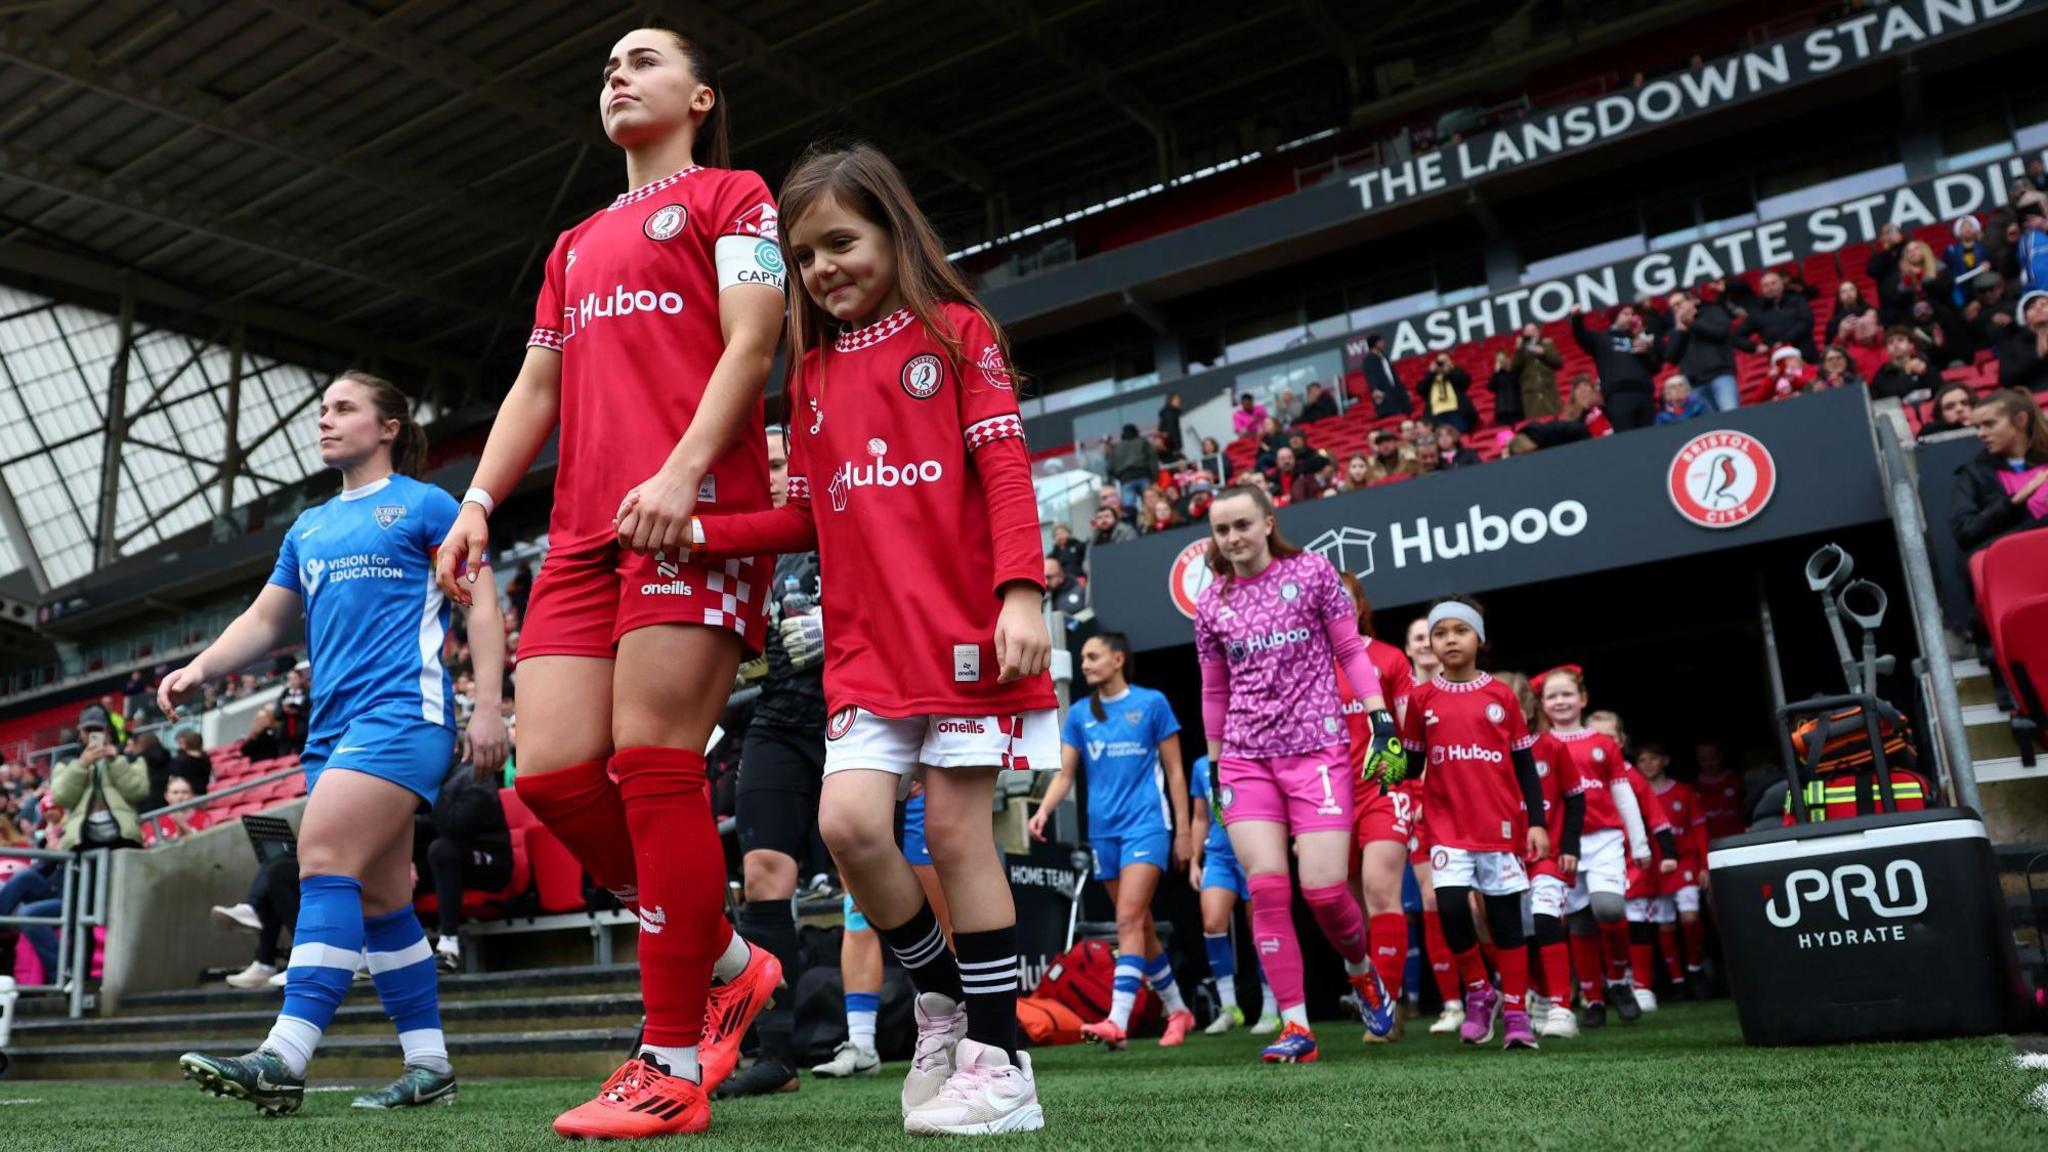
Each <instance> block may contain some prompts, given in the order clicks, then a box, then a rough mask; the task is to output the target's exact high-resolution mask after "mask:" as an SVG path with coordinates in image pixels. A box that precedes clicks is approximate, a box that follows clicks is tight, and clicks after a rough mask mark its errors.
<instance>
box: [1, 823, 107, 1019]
mask: <svg viewBox="0 0 2048 1152" xmlns="http://www.w3.org/2000/svg"><path fill="white" fill-rule="evenodd" d="M113 854H114V850H113V849H111V848H87V849H82V850H80V851H76V852H50V851H45V850H44V849H41V848H0V856H12V857H15V858H17V859H25V860H31V861H38V860H47V861H55V862H57V863H58V864H59V865H60V866H61V870H60V872H59V873H58V876H57V878H56V889H57V893H58V898H59V907H58V911H57V915H55V916H16V915H9V916H0V927H6V928H21V929H28V928H49V929H54V930H55V931H56V933H57V970H56V971H55V972H45V973H43V983H41V984H17V985H16V986H15V988H16V990H17V991H20V992H24V993H26V992H45V993H47V992H55V993H61V994H62V995H64V996H65V997H66V998H67V999H68V1000H69V1009H70V1014H71V1016H72V1018H73V1019H76V1018H78V1017H79V1016H82V1015H84V1014H85V986H86V981H87V979H88V978H89V975H90V973H91V972H92V954H93V929H95V928H103V927H105V926H106V923H107V886H108V880H109V878H110V877H111V876H112V873H113V868H112V863H113Z"/></svg>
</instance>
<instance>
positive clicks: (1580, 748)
mask: <svg viewBox="0 0 2048 1152" xmlns="http://www.w3.org/2000/svg"><path fill="white" fill-rule="evenodd" d="M1550 735H1552V736H1555V737H1556V738H1557V740H1558V742H1559V743H1561V744H1563V745H1564V747H1565V751H1567V752H1569V753H1571V757H1572V764H1573V766H1574V767H1576V768H1577V769H1578V772H1579V778H1580V780H1581V781H1582V782H1583V784H1584V786H1585V790H1586V828H1585V830H1586V831H1587V832H1609V831H1620V830H1621V829H1622V828H1623V825H1622V822H1621V812H1620V810H1619V809H1617V808H1615V806H1614V794H1613V792H1612V791H1611V789H1612V788H1613V787H1614V782H1615V780H1616V778H1618V777H1619V776H1620V774H1621V771H1622V755H1621V745H1619V744H1616V743H1615V742H1614V737H1612V736H1609V735H1607V734H1606V733H1604V732H1601V731H1599V730H1597V729H1593V728H1580V729H1577V730H1576V731H1572V732H1566V731H1563V730H1561V729H1556V728H1553V729H1551V731H1550ZM1649 817H1650V814H1649V812H1648V810H1647V809H1646V810H1645V811H1644V813H1643V820H1644V823H1645V825H1646V826H1647V824H1648V822H1649Z"/></svg>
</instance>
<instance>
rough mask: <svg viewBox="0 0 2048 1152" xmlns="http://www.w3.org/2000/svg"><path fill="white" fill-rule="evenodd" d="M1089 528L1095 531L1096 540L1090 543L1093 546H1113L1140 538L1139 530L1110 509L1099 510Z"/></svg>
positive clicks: (1091, 520)
mask: <svg viewBox="0 0 2048 1152" xmlns="http://www.w3.org/2000/svg"><path fill="white" fill-rule="evenodd" d="M1088 526H1089V527H1091V528H1093V529H1095V539H1093V540H1091V541H1090V542H1089V543H1090V544H1091V545H1096V544H1113V543H1116V542H1118V541H1120V540H1136V539H1137V538H1138V530H1137V529H1135V528H1133V527H1131V526H1130V524H1128V523H1126V522H1125V521H1124V519H1123V518H1122V517H1121V516H1118V515H1117V514H1116V512H1115V511H1114V510H1112V509H1109V508H1097V509H1096V510H1095V515H1094V516H1093V517H1092V518H1091V519H1090V520H1089V521H1088Z"/></svg>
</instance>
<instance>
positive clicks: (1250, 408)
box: [1230, 392, 1266, 440]
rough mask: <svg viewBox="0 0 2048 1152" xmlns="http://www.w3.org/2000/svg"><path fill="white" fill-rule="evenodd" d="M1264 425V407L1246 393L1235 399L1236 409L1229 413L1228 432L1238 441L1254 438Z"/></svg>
mask: <svg viewBox="0 0 2048 1152" xmlns="http://www.w3.org/2000/svg"><path fill="white" fill-rule="evenodd" d="M1265 423H1266V406H1265V405H1263V404H1261V403H1259V402H1258V401H1257V400H1254V399H1252V394H1251V393H1249V392H1247V393H1245V394H1244V395H1242V396H1239V397H1238V398H1237V407H1236V408H1234V409H1232V410H1231V413H1230V431H1231V434H1232V435H1234V436H1236V437H1237V438H1238V439H1239V440H1242V439H1244V438H1245V437H1247V436H1256V435H1258V434H1259V429H1260V428H1261V427H1264V426H1265Z"/></svg>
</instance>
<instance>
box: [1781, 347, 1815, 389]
mask: <svg viewBox="0 0 2048 1152" xmlns="http://www.w3.org/2000/svg"><path fill="white" fill-rule="evenodd" d="M1814 375H1815V373H1814V371H1813V369H1812V368H1811V367H1809V366H1808V365H1807V363H1806V358H1805V357H1803V356H1801V355H1800V354H1799V349H1797V348H1794V347H1792V346H1791V345H1790V344H1787V345H1785V346H1784V347H1783V348H1778V349H1775V350H1774V351H1772V353H1771V377H1770V379H1771V390H1770V398H1771V399H1773V400H1789V399H1791V398H1792V397H1794V396H1797V395H1799V394H1800V393H1801V392H1804V391H1806V390H1807V385H1809V384H1811V383H1813V379H1814Z"/></svg>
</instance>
